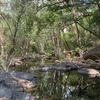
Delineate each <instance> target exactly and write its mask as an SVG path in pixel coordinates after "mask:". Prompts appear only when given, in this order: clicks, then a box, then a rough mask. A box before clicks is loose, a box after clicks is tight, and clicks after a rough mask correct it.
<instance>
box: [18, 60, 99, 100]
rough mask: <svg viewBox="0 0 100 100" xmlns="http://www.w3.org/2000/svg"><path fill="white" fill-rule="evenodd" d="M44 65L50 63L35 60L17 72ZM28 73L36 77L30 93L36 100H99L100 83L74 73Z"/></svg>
mask: <svg viewBox="0 0 100 100" xmlns="http://www.w3.org/2000/svg"><path fill="white" fill-rule="evenodd" d="M44 63H47V64H50V65H51V64H52V61H49V62H47V61H46V60H44V59H38V61H37V59H36V60H33V61H32V62H31V63H29V62H25V65H24V66H22V67H18V68H19V69H17V70H20V71H24V72H25V71H26V72H29V71H30V70H29V69H30V67H36V66H38V65H40V64H44ZM30 72H31V73H33V74H35V75H36V76H37V86H36V87H35V88H34V90H33V91H32V92H31V93H32V95H33V96H35V97H36V98H37V99H36V100H100V83H97V82H95V81H93V80H91V79H87V78H83V77H81V76H80V75H79V74H78V73H77V72H76V71H72V72H66V73H64V72H60V71H49V72H39V71H30Z"/></svg>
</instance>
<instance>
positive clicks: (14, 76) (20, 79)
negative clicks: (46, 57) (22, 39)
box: [0, 71, 36, 91]
mask: <svg viewBox="0 0 100 100" xmlns="http://www.w3.org/2000/svg"><path fill="white" fill-rule="evenodd" d="M0 81H5V84H6V86H8V87H10V88H11V89H16V90H21V91H24V90H26V89H32V88H33V87H34V86H35V85H36V76H35V75H33V74H31V73H25V72H18V71H8V72H6V71H0Z"/></svg>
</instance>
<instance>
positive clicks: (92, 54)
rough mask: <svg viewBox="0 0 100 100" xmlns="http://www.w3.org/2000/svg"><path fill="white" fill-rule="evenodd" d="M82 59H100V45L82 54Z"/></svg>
mask: <svg viewBox="0 0 100 100" xmlns="http://www.w3.org/2000/svg"><path fill="white" fill-rule="evenodd" d="M83 58H84V59H85V60H87V59H92V60H96V59H99V58H100V45H98V46H96V47H94V48H92V49H90V50H88V51H87V52H86V53H84V54H83Z"/></svg>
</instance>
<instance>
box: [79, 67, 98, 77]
mask: <svg viewBox="0 0 100 100" xmlns="http://www.w3.org/2000/svg"><path fill="white" fill-rule="evenodd" d="M78 73H79V74H80V75H82V76H86V77H90V78H95V77H98V76H100V73H99V71H97V70H95V69H92V68H81V69H80V70H78Z"/></svg>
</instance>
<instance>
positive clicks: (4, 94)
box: [0, 80, 34, 100]
mask: <svg viewBox="0 0 100 100" xmlns="http://www.w3.org/2000/svg"><path fill="white" fill-rule="evenodd" d="M0 100H34V97H33V96H32V95H31V94H29V93H23V92H20V91H17V90H15V89H10V88H9V87H7V86H6V83H5V81H4V80H3V81H0Z"/></svg>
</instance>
